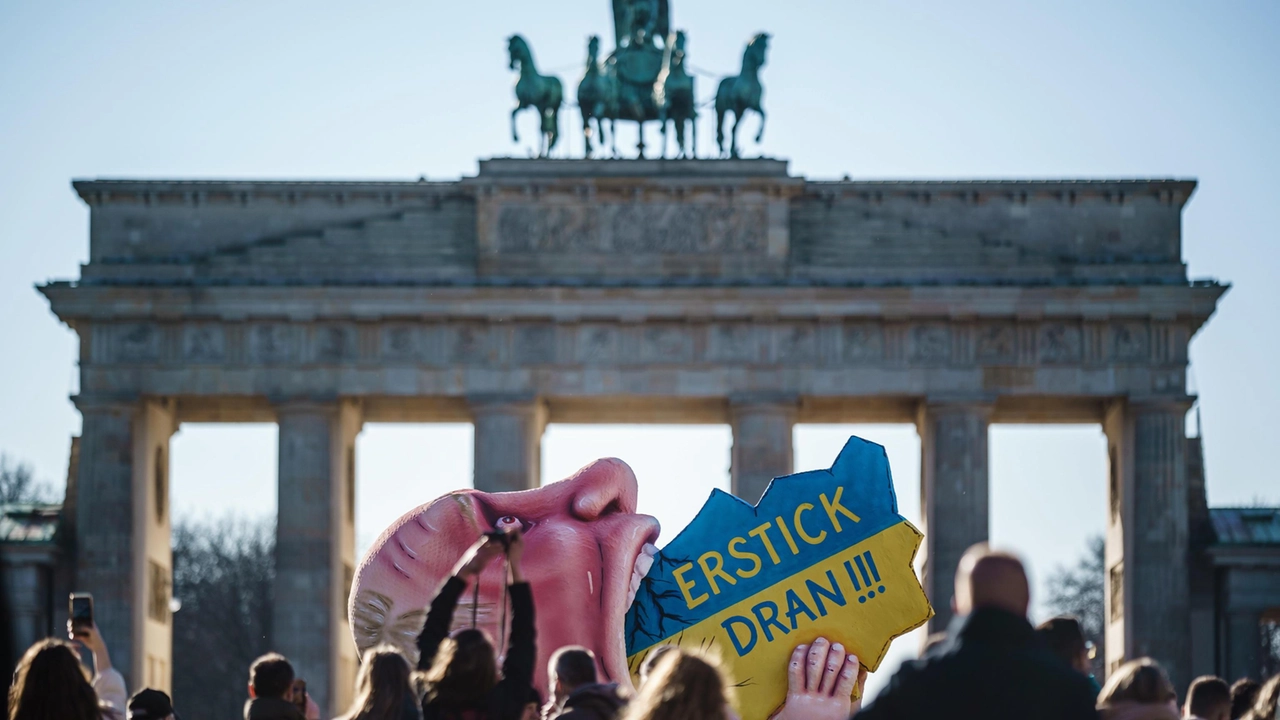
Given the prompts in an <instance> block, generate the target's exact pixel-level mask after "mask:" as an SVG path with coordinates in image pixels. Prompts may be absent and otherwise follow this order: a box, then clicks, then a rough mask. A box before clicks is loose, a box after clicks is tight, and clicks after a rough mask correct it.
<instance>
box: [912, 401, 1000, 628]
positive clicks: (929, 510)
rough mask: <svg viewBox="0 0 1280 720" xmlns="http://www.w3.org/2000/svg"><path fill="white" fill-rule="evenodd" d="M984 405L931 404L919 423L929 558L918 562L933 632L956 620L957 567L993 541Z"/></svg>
mask: <svg viewBox="0 0 1280 720" xmlns="http://www.w3.org/2000/svg"><path fill="white" fill-rule="evenodd" d="M990 414H991V407H990V405H987V404H983V403H959V402H955V403H953V402H945V403H944V402H928V403H925V404H924V405H922V406H921V408H920V413H919V417H918V419H917V421H916V430H917V432H919V433H920V452H921V456H922V457H921V462H920V507H921V514H922V516H923V519H924V527H922V528H921V531H923V532H924V552H923V557H921V558H918V559H917V567H919V568H920V576H921V581H922V583H923V585H924V591H925V594H926V595H927V596H928V597H929V602H930V603H932V604H933V610H934V616H933V619H932V620H930V621H929V631H930V632H935V631H938V630H943V629H945V628H946V627H947V623H949V622H951V617H952V615H953V613H952V611H951V597H952V595H953V594H954V592H955V582H956V566H957V565H959V563H960V557H961V556H962V555H964V551H965V550H967V549H968V548H969V547H970V546H971V545H973V544H975V543H980V542H986V541H987V538H988V537H989V535H990V527H991V523H990V509H991V503H990V499H989V498H990V494H989V478H988V472H987V426H988V423H989V420H990Z"/></svg>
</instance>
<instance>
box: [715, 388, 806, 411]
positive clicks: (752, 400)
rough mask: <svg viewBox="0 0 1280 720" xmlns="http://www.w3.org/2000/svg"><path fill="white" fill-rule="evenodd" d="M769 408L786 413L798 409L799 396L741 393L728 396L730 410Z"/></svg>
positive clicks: (763, 392) (770, 392)
mask: <svg viewBox="0 0 1280 720" xmlns="http://www.w3.org/2000/svg"><path fill="white" fill-rule="evenodd" d="M756 408H761V409H764V408H769V409H776V410H780V411H786V412H795V411H797V410H799V409H800V396H799V395H797V394H795V393H789V392H772V391H762V392H742V393H733V394H731V395H730V396H729V409H730V410H739V409H742V410H750V409H756Z"/></svg>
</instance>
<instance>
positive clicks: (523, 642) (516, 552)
mask: <svg viewBox="0 0 1280 720" xmlns="http://www.w3.org/2000/svg"><path fill="white" fill-rule="evenodd" d="M523 557H524V537H523V536H522V535H521V534H520V532H519V531H515V532H512V533H511V539H510V541H509V542H508V547H507V565H508V567H509V568H510V570H511V639H510V640H509V641H508V642H507V657H506V659H505V660H503V661H502V677H503V678H504V679H509V680H511V682H513V683H514V684H516V685H517V686H519V687H526V686H527V687H532V686H533V670H534V663H535V662H536V657H537V654H538V653H537V646H536V644H535V642H534V640H535V632H534V622H533V620H534V614H533V591H532V589H531V588H530V587H529V583H528V582H526V581H525V578H524V569H523V567H522V566H521V564H520V563H521V559H522V558H523Z"/></svg>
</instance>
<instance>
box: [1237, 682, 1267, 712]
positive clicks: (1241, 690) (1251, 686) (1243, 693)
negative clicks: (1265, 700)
mask: <svg viewBox="0 0 1280 720" xmlns="http://www.w3.org/2000/svg"><path fill="white" fill-rule="evenodd" d="M1260 689H1262V683H1260V682H1258V681H1257V680H1254V679H1252V678H1240V679H1239V680H1237V681H1235V682H1233V683H1231V720H1239V719H1240V718H1242V717H1244V714H1245V713H1247V712H1249V709H1250V708H1252V707H1253V701H1254V700H1257V699H1258V690H1260Z"/></svg>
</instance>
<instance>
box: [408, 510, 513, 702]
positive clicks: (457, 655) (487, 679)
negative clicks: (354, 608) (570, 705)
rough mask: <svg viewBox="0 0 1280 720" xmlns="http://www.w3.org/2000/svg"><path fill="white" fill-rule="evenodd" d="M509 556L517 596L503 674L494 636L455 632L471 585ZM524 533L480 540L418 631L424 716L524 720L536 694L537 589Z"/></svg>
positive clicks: (471, 630) (476, 631)
mask: <svg viewBox="0 0 1280 720" xmlns="http://www.w3.org/2000/svg"><path fill="white" fill-rule="evenodd" d="M502 555H506V558H507V566H508V570H509V573H508V577H507V578H503V580H509V581H510V584H509V586H508V588H507V591H508V593H509V596H510V600H511V610H512V612H511V638H510V640H509V641H508V645H507V654H506V658H505V659H504V660H503V662H502V671H501V672H499V671H498V651H497V650H496V649H495V648H494V643H493V640H492V639H491V638H490V637H489V636H488V633H486V632H484V631H483V630H480V629H478V628H474V627H472V628H468V629H465V630H459V631H458V632H456V633H454V634H453V635H452V636H450V634H449V627H450V626H451V625H452V624H453V611H454V609H455V608H456V607H457V605H458V599H459V598H460V597H461V596H462V593H463V591H464V590H465V589H466V587H467V584H468V583H478V582H480V573H481V571H482V570H484V568H485V566H487V565H488V564H489V563H490V562H491V561H493V560H495V559H497V558H498V557H500V556H502ZM523 556H524V538H523V537H522V536H521V534H520V531H519V530H512V531H510V532H508V533H505V534H502V535H498V534H496V533H489V534H486V535H483V536H481V537H480V539H479V540H477V541H476V543H475V544H474V545H472V546H471V548H470V549H468V550H467V552H466V553H465V554H464V555H463V556H462V559H461V560H459V561H458V563H457V565H455V566H454V569H453V575H452V576H451V577H450V578H449V579H448V580H447V581H445V584H444V587H443V588H441V590H440V593H439V594H438V595H436V598H435V599H434V600H432V601H431V609H430V610H429V611H428V613H427V620H426V622H425V623H424V625H423V628H422V634H421V635H419V636H418V650H419V652H420V655H419V660H418V669H419V670H424V671H426V685H427V687H426V697H425V698H424V699H423V701H422V716H423V718H424V720H453V719H455V718H475V719H476V720H519V718H520V717H521V715H522V714H523V712H524V708H525V704H526V703H527V701H528V698H529V697H530V695H531V693H532V692H533V669H534V668H533V666H534V658H535V656H536V655H537V649H536V647H535V645H534V635H535V631H534V617H533V593H532V591H531V590H530V589H529V583H527V582H525V578H524V570H523V568H522V567H521V559H522V557H523Z"/></svg>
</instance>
